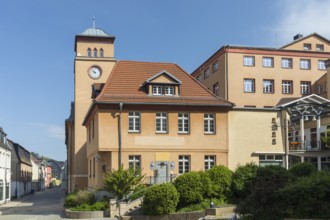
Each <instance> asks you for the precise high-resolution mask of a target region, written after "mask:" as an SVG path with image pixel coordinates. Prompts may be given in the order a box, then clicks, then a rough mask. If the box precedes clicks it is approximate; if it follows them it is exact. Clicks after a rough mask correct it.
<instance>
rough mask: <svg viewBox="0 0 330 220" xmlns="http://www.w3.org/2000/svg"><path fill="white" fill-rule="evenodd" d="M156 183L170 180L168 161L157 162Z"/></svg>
mask: <svg viewBox="0 0 330 220" xmlns="http://www.w3.org/2000/svg"><path fill="white" fill-rule="evenodd" d="M156 170H157V172H156V176H155V180H156V183H166V182H167V180H168V162H166V161H157V162H156Z"/></svg>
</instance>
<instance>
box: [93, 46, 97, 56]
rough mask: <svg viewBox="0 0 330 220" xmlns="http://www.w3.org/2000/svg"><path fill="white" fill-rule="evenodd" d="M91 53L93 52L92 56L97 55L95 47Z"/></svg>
mask: <svg viewBox="0 0 330 220" xmlns="http://www.w3.org/2000/svg"><path fill="white" fill-rule="evenodd" d="M93 54H94V57H97V49H96V48H94V50H93Z"/></svg>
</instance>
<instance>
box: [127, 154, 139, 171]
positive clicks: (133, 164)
mask: <svg viewBox="0 0 330 220" xmlns="http://www.w3.org/2000/svg"><path fill="white" fill-rule="evenodd" d="M128 167H129V168H131V169H134V170H140V168H141V156H140V155H130V156H128Z"/></svg>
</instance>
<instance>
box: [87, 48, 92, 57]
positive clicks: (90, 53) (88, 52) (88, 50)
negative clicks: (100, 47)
mask: <svg viewBox="0 0 330 220" xmlns="http://www.w3.org/2000/svg"><path fill="white" fill-rule="evenodd" d="M87 56H88V57H91V56H92V50H91V48H88V49H87Z"/></svg>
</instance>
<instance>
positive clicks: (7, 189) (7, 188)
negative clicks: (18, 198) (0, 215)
mask: <svg viewBox="0 0 330 220" xmlns="http://www.w3.org/2000/svg"><path fill="white" fill-rule="evenodd" d="M6 199H9V183H6Z"/></svg>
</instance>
